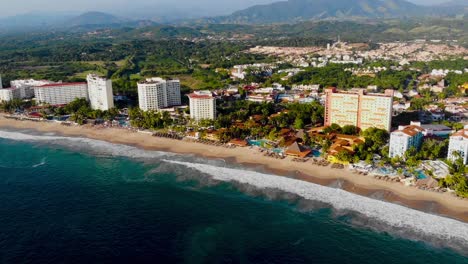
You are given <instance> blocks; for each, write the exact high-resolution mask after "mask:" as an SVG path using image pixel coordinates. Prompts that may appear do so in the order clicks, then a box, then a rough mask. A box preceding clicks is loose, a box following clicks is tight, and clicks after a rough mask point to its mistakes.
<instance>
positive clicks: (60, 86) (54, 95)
mask: <svg viewBox="0 0 468 264" xmlns="http://www.w3.org/2000/svg"><path fill="white" fill-rule="evenodd" d="M34 95H35V97H36V101H37V102H39V103H42V104H44V103H46V104H50V105H65V104H68V103H70V102H71V101H73V100H75V99H76V98H85V99H86V100H88V85H87V84H86V83H85V82H79V83H54V84H46V85H42V86H37V87H34Z"/></svg>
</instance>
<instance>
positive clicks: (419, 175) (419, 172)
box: [416, 170, 427, 180]
mask: <svg viewBox="0 0 468 264" xmlns="http://www.w3.org/2000/svg"><path fill="white" fill-rule="evenodd" d="M416 174H417V177H418V179H420V180H423V179H427V176H426V174H424V172H423V171H420V170H419V171H417V172H416Z"/></svg>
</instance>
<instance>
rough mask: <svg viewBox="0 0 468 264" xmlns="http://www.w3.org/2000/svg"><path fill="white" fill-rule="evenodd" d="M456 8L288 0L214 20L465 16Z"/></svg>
mask: <svg viewBox="0 0 468 264" xmlns="http://www.w3.org/2000/svg"><path fill="white" fill-rule="evenodd" d="M465 13H466V10H465V9H464V8H460V6H458V5H456V6H453V5H450V6H438V7H428V6H419V5H416V4H413V3H410V2H408V1H406V0H352V1H350V0H288V1H281V2H275V3H272V4H268V5H257V6H253V7H250V8H247V9H245V10H241V11H237V12H235V13H233V14H232V15H230V16H225V17H219V18H216V19H214V21H217V22H225V23H275V22H287V23H291V22H297V21H305V20H314V19H330V18H341V19H343V18H346V19H350V18H363V17H364V18H396V17H400V18H401V17H415V16H446V15H454V14H465Z"/></svg>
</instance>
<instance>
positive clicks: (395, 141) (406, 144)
mask: <svg viewBox="0 0 468 264" xmlns="http://www.w3.org/2000/svg"><path fill="white" fill-rule="evenodd" d="M423 132H424V129H423V128H422V127H421V126H420V123H417V122H411V124H410V125H409V126H400V127H399V128H398V130H396V131H393V132H392V133H391V134H390V149H389V156H390V157H391V158H394V157H400V158H404V157H405V153H406V151H408V150H409V149H410V148H411V147H415V148H416V149H417V150H419V148H421V145H422V143H423V139H424V134H423Z"/></svg>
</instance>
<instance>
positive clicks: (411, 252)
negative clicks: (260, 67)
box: [0, 130, 468, 264]
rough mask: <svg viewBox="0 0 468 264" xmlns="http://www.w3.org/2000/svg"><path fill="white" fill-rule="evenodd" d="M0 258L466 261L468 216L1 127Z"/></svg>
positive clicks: (217, 163)
mask: <svg viewBox="0 0 468 264" xmlns="http://www.w3.org/2000/svg"><path fill="white" fill-rule="evenodd" d="M0 201H2V203H1V205H2V206H0V262H1V263H122V262H125V263H360V264H363V263H424V264H431V263H468V258H467V252H468V224H466V223H462V222H459V221H456V220H452V219H449V218H445V217H441V216H436V215H431V214H426V213H423V212H420V211H415V210H412V209H408V208H405V207H402V206H399V205H395V204H390V203H385V202H382V201H378V200H373V199H370V198H367V197H362V196H359V195H355V194H351V193H347V192H344V191H343V190H340V189H336V188H330V187H324V186H319V185H315V184H312V183H305V182H300V181H297V180H294V179H289V178H284V177H277V176H274V175H270V174H267V173H264V172H254V171H251V170H249V169H248V168H242V167H240V166H238V165H234V164H228V163H226V162H225V161H223V160H206V159H202V158H197V157H195V156H187V155H186V156H182V155H176V154H171V153H165V152H154V151H145V150H140V149H136V148H134V147H130V146H122V145H115V144H110V143H106V142H101V141H96V140H90V139H79V138H66V137H60V136H56V135H54V134H47V135H43V134H35V133H33V132H32V131H5V130H2V131H0Z"/></svg>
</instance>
